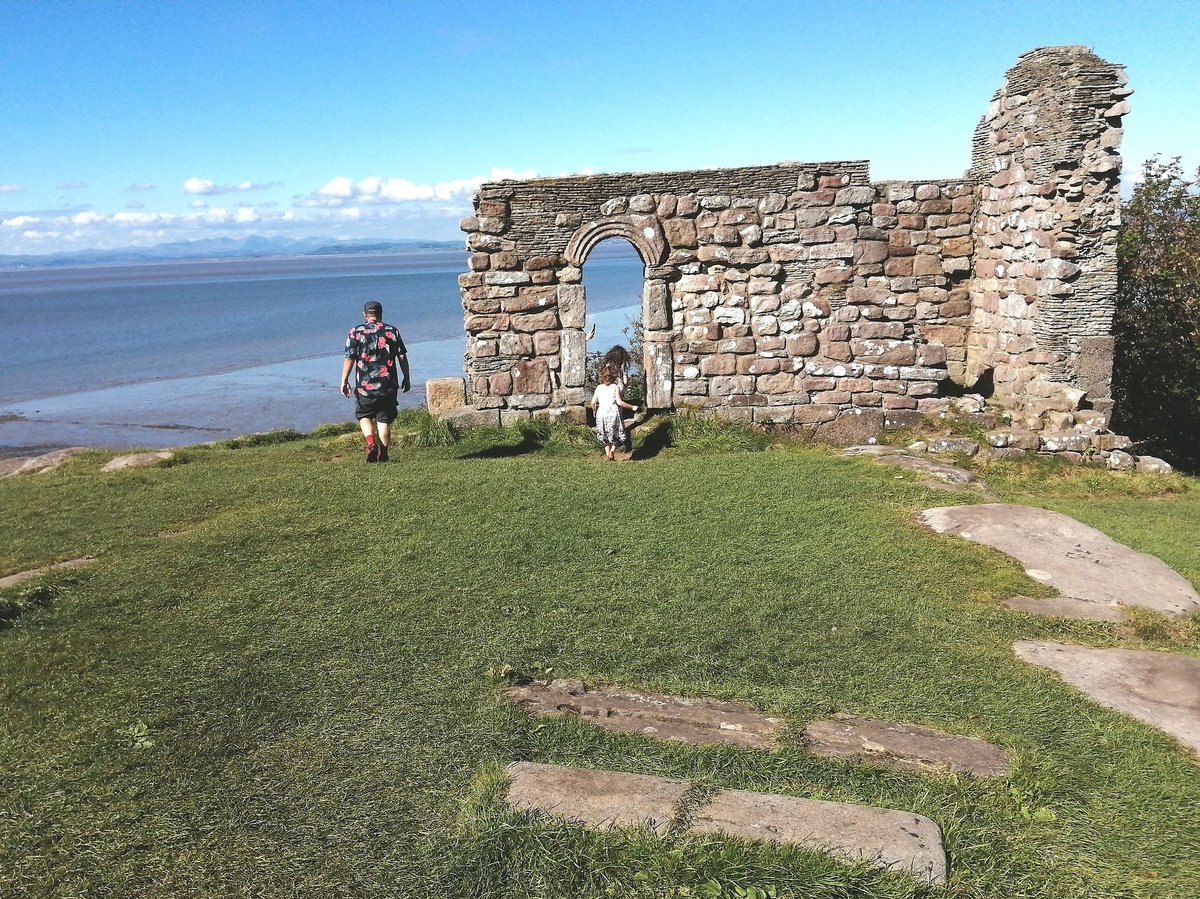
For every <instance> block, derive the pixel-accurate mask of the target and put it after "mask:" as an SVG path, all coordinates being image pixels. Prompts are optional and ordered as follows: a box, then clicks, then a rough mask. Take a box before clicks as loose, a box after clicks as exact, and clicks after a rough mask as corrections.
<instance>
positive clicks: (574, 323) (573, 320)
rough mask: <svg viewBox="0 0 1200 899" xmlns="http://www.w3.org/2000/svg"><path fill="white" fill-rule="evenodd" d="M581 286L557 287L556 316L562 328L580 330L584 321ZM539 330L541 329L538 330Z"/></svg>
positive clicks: (582, 290) (583, 301)
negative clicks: (557, 315)
mask: <svg viewBox="0 0 1200 899" xmlns="http://www.w3.org/2000/svg"><path fill="white" fill-rule="evenodd" d="M586 312H587V310H586V307H585V293H584V287H583V285H582V284H560V285H558V314H559V318H560V319H561V322H562V327H564V328H582V327H583V325H584V321H585V319H586ZM539 330H541V329H539Z"/></svg>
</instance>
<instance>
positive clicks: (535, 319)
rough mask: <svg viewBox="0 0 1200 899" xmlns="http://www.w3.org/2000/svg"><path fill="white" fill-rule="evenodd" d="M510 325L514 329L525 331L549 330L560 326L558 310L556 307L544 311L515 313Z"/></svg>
mask: <svg viewBox="0 0 1200 899" xmlns="http://www.w3.org/2000/svg"><path fill="white" fill-rule="evenodd" d="M510 327H511V328H512V329H513V330H514V331H524V332H526V333H532V332H534V331H549V330H552V329H554V328H557V327H558V312H557V311H556V310H554V309H547V310H546V311H544V312H526V313H522V314H520V315H513V316H512V317H511V319H510Z"/></svg>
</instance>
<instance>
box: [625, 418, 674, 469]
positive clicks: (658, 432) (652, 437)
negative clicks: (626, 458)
mask: <svg viewBox="0 0 1200 899" xmlns="http://www.w3.org/2000/svg"><path fill="white" fill-rule="evenodd" d="M671 427H672V425H671V420H670V419H669V418H659V419H658V420H656V421H648V422H646V423H644V424H642V425H640V426H639V427H638V436H639V438H640V439H639V440H638V442H637V445H636V446H635V447H634V448H633V455H632V457H631V458H633V459H639V460H640V459H653V458H654V457H655V456H657V455H658V454H659V453H661V452H662V451H663V450H664V449H666V448H667V447H668V446H670V445H671Z"/></svg>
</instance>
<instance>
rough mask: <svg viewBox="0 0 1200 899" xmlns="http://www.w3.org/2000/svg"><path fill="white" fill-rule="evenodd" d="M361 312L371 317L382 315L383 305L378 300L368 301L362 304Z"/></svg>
mask: <svg viewBox="0 0 1200 899" xmlns="http://www.w3.org/2000/svg"><path fill="white" fill-rule="evenodd" d="M363 312H367V313H370V314H371V315H383V304H382V303H380V302H379V300H368V301H367V302H366V303H364V304H363Z"/></svg>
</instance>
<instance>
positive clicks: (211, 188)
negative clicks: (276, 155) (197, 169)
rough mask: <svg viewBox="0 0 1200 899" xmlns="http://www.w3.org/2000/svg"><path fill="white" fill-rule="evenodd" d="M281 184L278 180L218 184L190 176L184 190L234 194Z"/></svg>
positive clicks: (203, 193) (201, 192)
mask: <svg viewBox="0 0 1200 899" xmlns="http://www.w3.org/2000/svg"><path fill="white" fill-rule="evenodd" d="M278 185H279V182H278V181H271V182H269V183H266V184H261V183H259V182H257V181H242V182H241V183H240V184H217V183H215V182H213V181H209V180H207V179H205V178H188V179H187V180H186V181H184V182H183V192H184V193H188V194H201V195H203V196H214V195H216V194H232V193H237V192H239V191H247V190H270V189H271V188H272V187H276V186H278Z"/></svg>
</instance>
